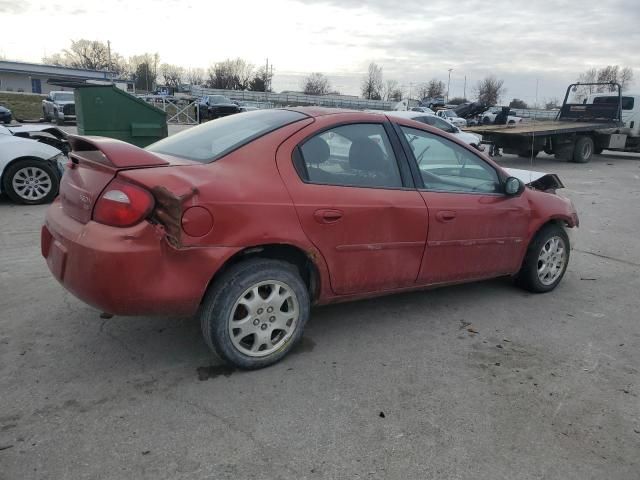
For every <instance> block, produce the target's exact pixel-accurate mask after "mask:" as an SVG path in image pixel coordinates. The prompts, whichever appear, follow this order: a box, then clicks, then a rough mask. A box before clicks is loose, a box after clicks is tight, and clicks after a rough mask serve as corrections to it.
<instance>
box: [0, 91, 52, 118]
mask: <svg viewBox="0 0 640 480" xmlns="http://www.w3.org/2000/svg"><path fill="white" fill-rule="evenodd" d="M45 97H46V95H37V94H33V93H12V92H0V105H2V106H3V107H7V108H8V109H9V110H11V112H12V113H13V118H14V119H16V120H18V121H23V120H39V119H40V118H41V117H42V100H43V99H44V98H45Z"/></svg>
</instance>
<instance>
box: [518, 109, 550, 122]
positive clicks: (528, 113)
mask: <svg viewBox="0 0 640 480" xmlns="http://www.w3.org/2000/svg"><path fill="white" fill-rule="evenodd" d="M511 110H513V111H515V112H516V115H517V116H518V117H522V118H531V119H534V120H555V118H556V116H557V115H558V111H557V110H536V109H533V108H512V109H511Z"/></svg>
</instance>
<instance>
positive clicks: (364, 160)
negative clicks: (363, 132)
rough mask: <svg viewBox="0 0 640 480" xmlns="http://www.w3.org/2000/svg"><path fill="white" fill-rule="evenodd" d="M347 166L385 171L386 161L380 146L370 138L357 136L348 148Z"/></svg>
mask: <svg viewBox="0 0 640 480" xmlns="http://www.w3.org/2000/svg"><path fill="white" fill-rule="evenodd" d="M349 166H350V167H351V168H354V169H356V170H369V171H373V172H375V171H378V172H380V171H385V170H386V168H387V161H386V159H385V156H384V153H383V152H382V149H381V148H380V146H379V145H378V144H377V143H376V142H374V141H373V140H371V139H370V138H366V137H365V138H358V139H356V140H354V141H353V143H351V147H350V148H349Z"/></svg>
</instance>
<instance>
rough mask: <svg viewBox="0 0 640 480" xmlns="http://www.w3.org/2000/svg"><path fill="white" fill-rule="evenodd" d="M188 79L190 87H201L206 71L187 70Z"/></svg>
mask: <svg viewBox="0 0 640 480" xmlns="http://www.w3.org/2000/svg"><path fill="white" fill-rule="evenodd" d="M186 79H187V81H188V82H189V84H190V85H196V86H200V85H202V83H203V82H204V70H203V69H201V68H190V69H189V70H187V73H186Z"/></svg>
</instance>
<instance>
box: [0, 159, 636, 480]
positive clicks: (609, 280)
mask: <svg viewBox="0 0 640 480" xmlns="http://www.w3.org/2000/svg"><path fill="white" fill-rule="evenodd" d="M501 162H502V163H503V164H505V165H506V166H513V167H519V168H527V163H528V162H526V161H524V160H522V159H518V158H516V157H512V156H505V157H503V158H502V159H501ZM534 169H537V170H543V171H553V172H556V173H559V174H560V176H561V178H562V179H563V180H564V181H565V183H566V185H567V187H568V188H567V189H566V190H564V194H566V195H568V196H570V197H571V198H572V199H573V201H574V202H575V204H576V206H577V208H578V211H579V213H580V217H581V228H580V229H579V231H578V232H577V233H576V235H575V244H574V247H575V249H574V251H573V252H572V259H571V264H570V266H569V270H568V273H567V275H566V277H565V280H564V281H563V283H562V284H561V285H560V287H559V288H558V289H557V290H556V291H554V292H553V293H550V294H547V295H532V294H529V293H526V292H523V291H521V290H518V289H516V288H515V287H513V286H512V285H511V284H510V282H509V281H508V280H495V281H488V282H482V283H477V284H470V285H464V286H458V287H451V288H443V289H439V290H433V291H429V292H418V293H411V294H401V295H396V296H391V297H386V298H380V299H375V300H369V301H361V302H355V303H351V304H343V305H334V306H329V307H322V308H316V309H315V310H314V311H313V313H312V318H311V320H310V322H309V324H308V330H307V332H306V334H305V337H304V340H303V342H302V343H301V345H300V346H299V347H298V348H297V350H296V351H295V352H294V354H292V355H290V356H289V357H288V358H286V359H285V360H284V361H283V362H281V363H279V364H278V365H275V366H273V367H271V368H268V369H265V370H261V371H256V372H248V373H247V372H237V371H233V370H230V369H227V368H224V367H222V366H221V365H220V364H219V363H218V361H217V360H216V359H215V358H214V357H213V356H212V355H211V354H210V353H209V352H208V350H207V349H206V347H205V345H204V342H203V341H202V340H201V338H200V332H199V326H198V324H197V323H196V321H195V320H194V319H192V318H169V317H159V318H148V317H141V318H127V317H115V318H112V319H109V320H105V319H101V318H99V312H97V311H95V310H93V309H92V308H90V307H87V306H86V305H84V304H82V303H81V302H80V301H78V300H76V299H75V298H74V297H72V296H71V295H70V294H68V293H66V292H65V290H64V289H63V288H62V287H61V286H60V285H58V284H57V282H56V281H55V280H54V279H53V278H52V277H51V276H50V274H49V272H48V270H47V268H46V265H45V263H44V261H43V259H42V258H41V257H40V253H39V229H40V225H41V223H42V218H43V214H44V211H45V207H41V206H36V207H25V206H16V205H12V204H10V203H9V202H8V201H7V200H6V199H2V200H0V218H2V225H3V226H2V230H1V231H0V244H1V245H2V248H1V249H0V292H2V293H1V296H0V311H1V312H2V315H0V478H1V479H3V480H4V479H21V480H25V479H98V478H99V479H123V478H136V479H146V478H149V479H154V480H155V479H161V478H162V479H164V478H167V479H212V480H213V479H215V480H221V479H246V478H252V479H265V480H266V479H275V478H279V479H285V478H286V479H289V478H291V479H305V478H307V479H321V478H323V479H324V478H328V479H344V478H368V479H369V478H370V479H396V478H402V479H472V480H484V479H486V480H497V479H505V480H507V479H509V480H512V479H519V480H527V479H562V480H569V479H576V480H585V479H598V480H602V479H603V478H606V479H607V480H614V479H629V480H631V479H634V480H637V479H638V478H640V457H639V455H638V452H640V399H639V397H638V395H640V375H639V369H640V366H639V365H640V322H639V316H638V306H639V305H640V304H639V301H638V292H639V291H640V273H639V272H640V245H639V244H638V238H639V236H640V216H639V214H638V207H637V206H638V204H639V203H640V161H639V158H638V157H637V156H632V155H614V154H606V152H605V154H604V155H600V156H597V157H595V158H594V160H593V161H592V162H591V163H590V164H587V165H576V164H571V163H562V162H558V161H555V160H553V159H551V158H549V157H545V156H542V157H540V158H538V159H537V160H536V161H535V165H534Z"/></svg>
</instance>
